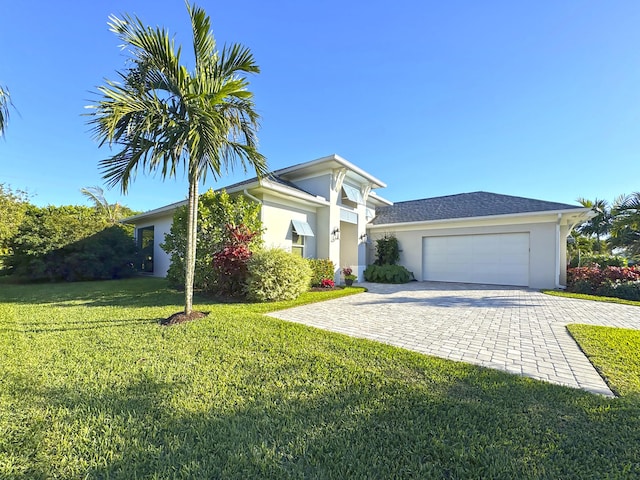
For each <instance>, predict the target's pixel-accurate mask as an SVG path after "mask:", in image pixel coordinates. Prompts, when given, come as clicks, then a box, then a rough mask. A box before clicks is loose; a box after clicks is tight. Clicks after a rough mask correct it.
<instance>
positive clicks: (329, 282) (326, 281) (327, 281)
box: [320, 278, 336, 288]
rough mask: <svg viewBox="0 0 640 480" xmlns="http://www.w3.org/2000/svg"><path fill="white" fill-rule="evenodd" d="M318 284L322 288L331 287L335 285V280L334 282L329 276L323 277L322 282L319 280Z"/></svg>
mask: <svg viewBox="0 0 640 480" xmlns="http://www.w3.org/2000/svg"><path fill="white" fill-rule="evenodd" d="M320 286H321V287H322V288H333V287H335V286H336V282H334V281H333V280H331V279H330V278H323V279H322V282H320Z"/></svg>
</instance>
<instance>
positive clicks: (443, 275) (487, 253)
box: [422, 233, 529, 286]
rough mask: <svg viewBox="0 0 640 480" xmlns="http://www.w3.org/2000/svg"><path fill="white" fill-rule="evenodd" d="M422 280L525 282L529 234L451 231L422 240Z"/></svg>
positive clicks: (527, 268) (527, 265)
mask: <svg viewBox="0 0 640 480" xmlns="http://www.w3.org/2000/svg"><path fill="white" fill-rule="evenodd" d="M422 255H423V261H422V272H423V280H430V281H436V282H466V283H489V284H495V285H520V286H528V285H529V234H528V233H503V234H492V235H453V236H444V237H425V238H424V239H423V241H422Z"/></svg>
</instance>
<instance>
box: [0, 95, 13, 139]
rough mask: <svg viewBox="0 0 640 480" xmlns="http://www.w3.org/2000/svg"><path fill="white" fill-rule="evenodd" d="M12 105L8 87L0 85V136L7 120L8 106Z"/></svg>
mask: <svg viewBox="0 0 640 480" xmlns="http://www.w3.org/2000/svg"><path fill="white" fill-rule="evenodd" d="M11 106H13V104H12V103H11V97H10V96H9V89H8V88H7V87H3V86H2V85H0V137H2V136H3V135H4V131H5V129H6V128H7V122H8V121H9V107H11Z"/></svg>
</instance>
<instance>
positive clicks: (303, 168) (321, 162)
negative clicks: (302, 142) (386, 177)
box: [274, 153, 387, 188]
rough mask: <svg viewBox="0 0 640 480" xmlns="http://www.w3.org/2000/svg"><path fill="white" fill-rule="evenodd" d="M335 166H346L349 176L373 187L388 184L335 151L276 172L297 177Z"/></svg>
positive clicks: (382, 186)
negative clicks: (362, 180) (364, 181)
mask: <svg viewBox="0 0 640 480" xmlns="http://www.w3.org/2000/svg"><path fill="white" fill-rule="evenodd" d="M333 168H346V169H347V176H354V177H355V178H356V179H358V180H360V179H364V180H366V181H367V182H370V183H371V188H384V187H386V186H387V184H386V183H384V182H383V181H382V180H379V179H378V178H376V177H374V176H373V175H371V174H369V173H367V172H365V171H364V170H362V169H361V168H360V167H358V166H356V165H354V164H353V163H351V162H349V161H348V160H345V159H344V158H342V157H341V156H340V155H337V154H335V153H334V154H332V155H328V156H326V157H322V158H317V159H315V160H311V161H309V162H304V163H298V164H296V165H292V166H290V167H285V168H281V169H279V170H276V171H275V172H274V173H275V174H276V175H282V176H290V177H292V178H294V179H295V178H296V177H297V176H299V175H301V174H302V175H307V174H310V173H318V172H324V171H325V170H327V169H333Z"/></svg>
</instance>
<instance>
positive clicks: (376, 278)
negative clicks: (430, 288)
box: [364, 265, 413, 283]
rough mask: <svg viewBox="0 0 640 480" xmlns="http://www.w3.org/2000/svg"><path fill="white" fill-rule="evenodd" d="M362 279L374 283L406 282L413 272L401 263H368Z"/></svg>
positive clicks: (410, 278)
mask: <svg viewBox="0 0 640 480" xmlns="http://www.w3.org/2000/svg"><path fill="white" fill-rule="evenodd" d="M364 279H365V280H366V281H367V282H374V283H407V282H409V281H411V280H412V279H413V274H412V273H411V272H409V271H408V270H407V269H406V268H404V267H403V266H401V265H369V266H368V267H367V268H366V270H365V271H364Z"/></svg>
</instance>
